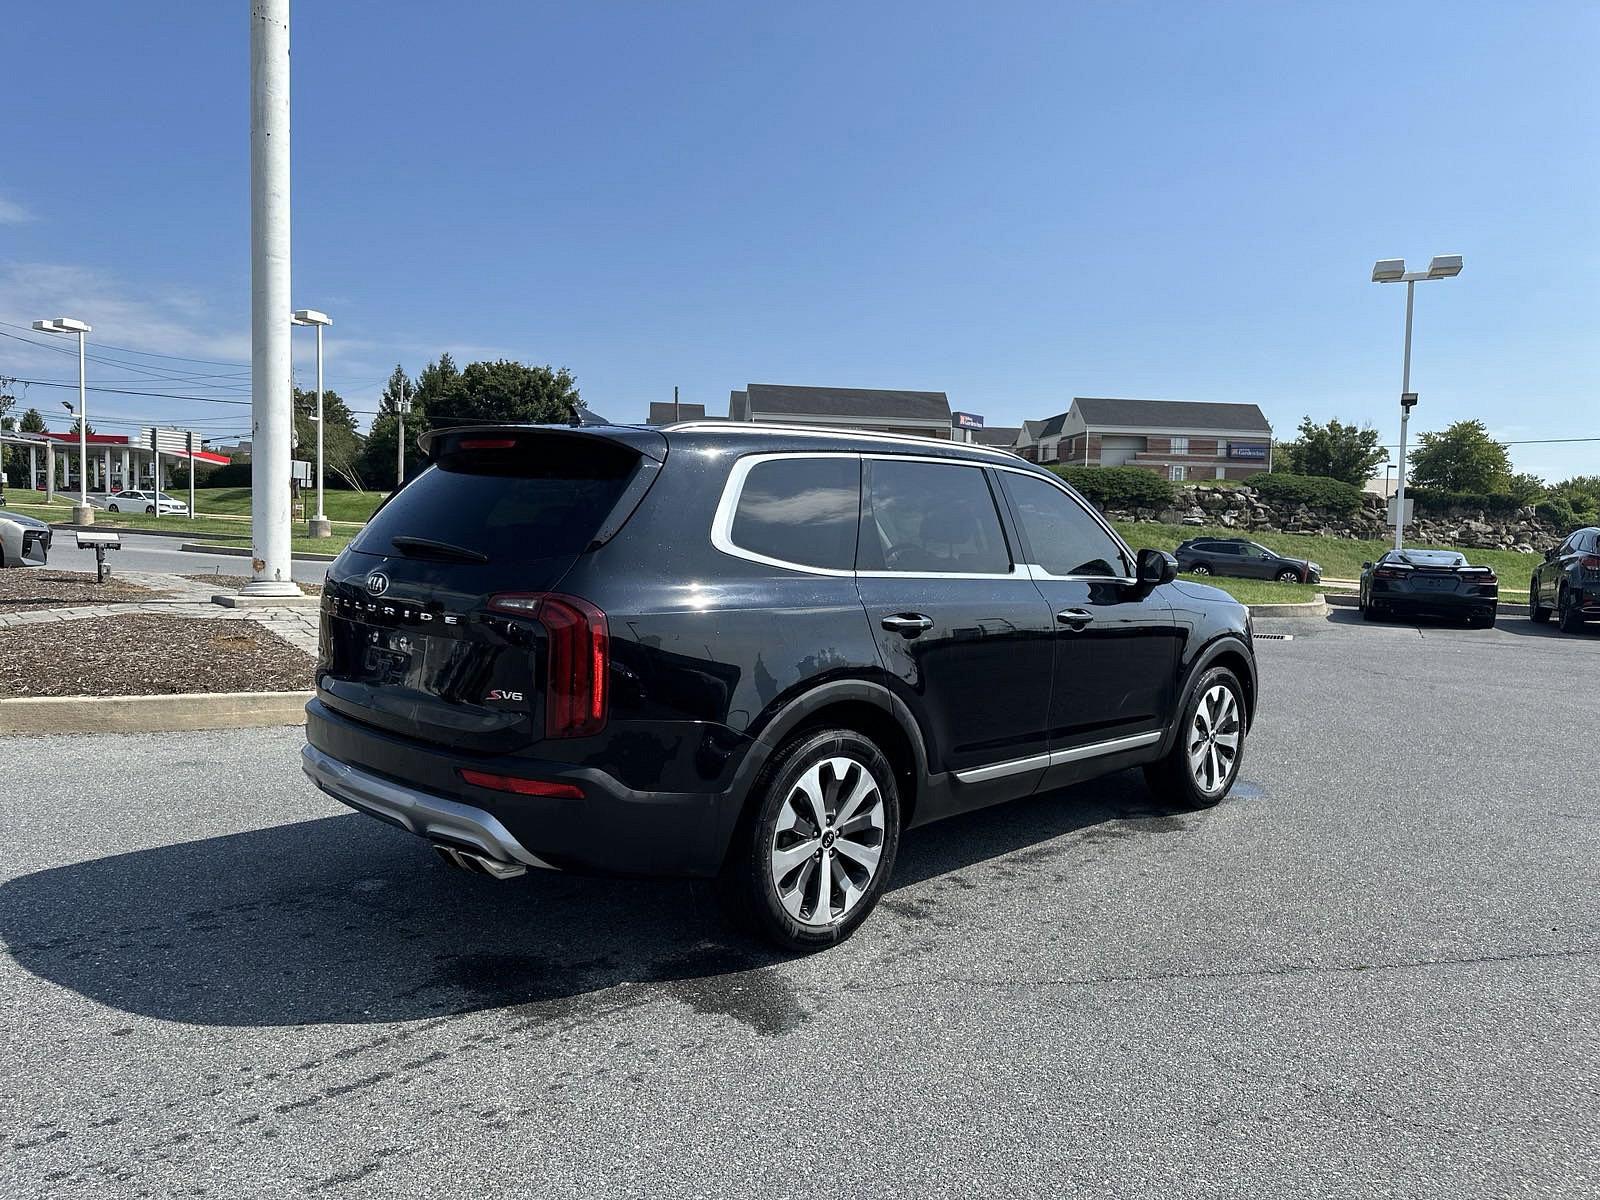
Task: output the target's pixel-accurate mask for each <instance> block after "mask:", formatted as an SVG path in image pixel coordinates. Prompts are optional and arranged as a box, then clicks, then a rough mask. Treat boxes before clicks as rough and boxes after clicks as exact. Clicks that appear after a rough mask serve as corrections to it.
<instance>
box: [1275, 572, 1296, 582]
mask: <svg viewBox="0 0 1600 1200" xmlns="http://www.w3.org/2000/svg"><path fill="white" fill-rule="evenodd" d="M1278 582H1279V583H1299V582H1300V572H1299V571H1279V572H1278Z"/></svg>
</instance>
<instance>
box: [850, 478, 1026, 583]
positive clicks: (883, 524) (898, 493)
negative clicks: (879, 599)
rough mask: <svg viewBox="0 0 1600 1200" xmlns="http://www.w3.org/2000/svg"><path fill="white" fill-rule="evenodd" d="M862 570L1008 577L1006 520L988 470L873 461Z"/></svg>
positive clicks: (864, 515) (863, 532) (863, 530)
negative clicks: (992, 490)
mask: <svg viewBox="0 0 1600 1200" xmlns="http://www.w3.org/2000/svg"><path fill="white" fill-rule="evenodd" d="M858 565H859V566H860V568H861V569H862V570H863V571H919V572H938V573H945V572H951V573H962V574H984V575H1003V574H1005V573H1006V572H1008V571H1010V570H1011V555H1010V554H1009V553H1008V552H1007V550H1006V541H1005V533H1004V532H1003V531H1002V530H1001V528H1000V514H999V513H998V512H996V511H995V506H994V497H993V496H992V495H991V494H990V492H989V484H988V481H987V480H986V479H985V478H984V475H983V470H982V468H980V467H967V466H960V465H957V464H954V463H951V464H945V463H924V462H897V461H894V460H892V459H872V460H870V461H868V463H867V488H866V498H865V502H864V503H863V504H862V506H861V558H860V562H859V564H858Z"/></svg>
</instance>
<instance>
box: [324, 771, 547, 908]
mask: <svg viewBox="0 0 1600 1200" xmlns="http://www.w3.org/2000/svg"><path fill="white" fill-rule="evenodd" d="M300 765H301V766H302V767H303V768H304V769H305V773H306V775H307V777H308V778H309V779H310V780H311V782H312V783H314V784H316V785H317V786H318V787H319V788H321V789H322V790H323V791H325V792H327V793H328V795H330V796H332V797H333V798H334V799H335V800H338V801H339V802H340V803H342V804H348V805H349V806H350V807H351V808H354V809H356V810H358V811H360V812H364V813H367V814H369V815H372V816H376V817H379V818H382V819H384V820H388V821H392V822H394V823H395V824H397V825H399V826H401V827H402V828H404V829H408V830H410V831H411V832H412V833H414V834H416V835H417V836H418V837H420V838H425V839H427V840H428V841H430V842H433V843H434V844H435V846H438V845H439V843H440V842H441V840H442V841H443V842H444V843H445V846H444V849H445V850H454V851H456V852H458V853H471V852H472V851H473V850H475V851H476V852H477V853H478V854H481V855H482V856H483V857H484V858H485V859H488V860H489V863H490V864H492V865H498V866H502V867H504V868H506V870H504V871H486V872H485V873H487V874H494V875H496V876H499V877H502V878H503V877H506V876H508V875H512V874H521V870H520V869H518V867H519V865H520V867H521V868H526V867H535V868H538V869H540V870H544V871H555V870H559V868H557V867H553V866H551V865H550V864H549V863H547V862H545V861H544V860H543V859H542V858H539V857H538V856H537V855H534V854H530V853H529V852H528V851H527V850H525V849H524V848H523V846H522V843H521V842H519V841H517V839H516V838H515V837H513V836H512V835H511V831H510V830H508V829H507V828H506V827H505V826H504V825H502V824H501V823H500V821H499V819H498V818H497V817H495V816H494V815H493V814H491V813H487V812H485V811H484V810H483V809H481V808H474V807H472V805H470V804H460V803H458V802H457V801H454V800H446V799H445V798H444V797H443V796H436V795H434V794H433V793H432V792H424V791H420V790H418V789H417V788H411V787H406V786H405V785H404V784H401V783H395V782H394V781H393V780H389V779H384V778H382V777H380V776H378V775H374V774H372V773H371V772H369V771H363V770H361V769H360V768H359V767H352V766H351V765H350V764H349V763H343V762H340V761H339V760H338V759H336V758H332V757H330V756H328V755H326V754H324V753H323V752H322V751H321V750H318V749H317V748H316V747H315V746H312V745H309V744H308V745H307V746H305V747H304V748H303V749H302V750H301V751H300ZM468 848H471V849H470V850H469V849H468ZM458 865H459V863H458Z"/></svg>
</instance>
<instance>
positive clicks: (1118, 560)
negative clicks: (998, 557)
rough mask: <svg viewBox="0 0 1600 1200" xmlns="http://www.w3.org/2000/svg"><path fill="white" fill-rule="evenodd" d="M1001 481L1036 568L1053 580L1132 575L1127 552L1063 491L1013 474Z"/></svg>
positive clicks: (1040, 480) (1003, 474) (1005, 476)
mask: <svg viewBox="0 0 1600 1200" xmlns="http://www.w3.org/2000/svg"><path fill="white" fill-rule="evenodd" d="M1000 477H1001V478H1002V479H1004V480H1005V488H1006V495H1007V497H1009V498H1010V500H1011V508H1012V511H1013V512H1015V513H1016V514H1017V521H1018V523H1020V524H1021V526H1022V534H1023V536H1024V537H1025V538H1027V539H1028V551H1029V554H1030V556H1031V557H1032V560H1033V561H1034V562H1035V563H1037V564H1038V565H1039V566H1041V567H1043V568H1044V569H1045V570H1046V571H1049V572H1050V574H1052V575H1112V576H1117V577H1119V578H1126V577H1127V576H1128V574H1129V570H1128V565H1127V562H1126V560H1125V558H1124V557H1123V553H1122V547H1121V546H1119V545H1118V544H1117V543H1116V540H1115V539H1113V538H1112V537H1111V535H1110V534H1108V533H1106V531H1105V530H1104V529H1102V528H1101V527H1100V523H1099V522H1098V521H1096V520H1095V519H1094V518H1093V517H1091V516H1090V515H1089V514H1088V513H1086V512H1085V511H1084V510H1083V508H1082V506H1081V505H1079V504H1078V503H1077V502H1075V501H1074V500H1073V499H1072V498H1071V497H1069V496H1068V495H1067V494H1066V493H1065V492H1063V491H1062V490H1061V489H1060V488H1058V487H1056V486H1055V485H1054V484H1050V483H1047V482H1045V481H1044V480H1043V479H1034V478H1032V477H1031V476H1027V475H1017V474H1014V473H1012V472H1010V471H1004V472H1001V476H1000Z"/></svg>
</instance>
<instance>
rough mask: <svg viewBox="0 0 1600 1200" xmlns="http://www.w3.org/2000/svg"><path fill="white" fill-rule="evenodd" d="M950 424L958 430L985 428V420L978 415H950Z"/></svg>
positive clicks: (959, 413)
mask: <svg viewBox="0 0 1600 1200" xmlns="http://www.w3.org/2000/svg"><path fill="white" fill-rule="evenodd" d="M950 423H951V424H952V425H954V426H955V427H956V428H957V429H982V428H983V418H982V417H980V416H979V415H978V414H977V413H964V412H953V413H951V414H950Z"/></svg>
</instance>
